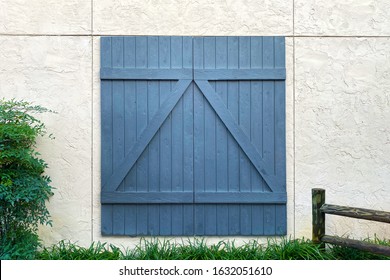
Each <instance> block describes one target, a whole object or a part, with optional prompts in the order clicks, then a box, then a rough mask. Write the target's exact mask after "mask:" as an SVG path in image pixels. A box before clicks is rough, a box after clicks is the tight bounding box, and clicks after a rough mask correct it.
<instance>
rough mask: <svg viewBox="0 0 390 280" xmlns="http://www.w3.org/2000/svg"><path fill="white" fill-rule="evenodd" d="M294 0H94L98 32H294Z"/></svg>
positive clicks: (115, 33) (156, 33)
mask: <svg viewBox="0 0 390 280" xmlns="http://www.w3.org/2000/svg"><path fill="white" fill-rule="evenodd" d="M292 8H293V1H292V0H278V1H272V0H189V1H182V0H164V1H158V0H146V1H145V0H113V1H103V0H98V1H94V7H93V10H94V33H95V34H102V35H106V34H114V35H291V34H292V31H293V21H292V19H293V9H292Z"/></svg>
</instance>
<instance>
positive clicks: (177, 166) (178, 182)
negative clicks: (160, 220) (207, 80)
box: [171, 37, 191, 235]
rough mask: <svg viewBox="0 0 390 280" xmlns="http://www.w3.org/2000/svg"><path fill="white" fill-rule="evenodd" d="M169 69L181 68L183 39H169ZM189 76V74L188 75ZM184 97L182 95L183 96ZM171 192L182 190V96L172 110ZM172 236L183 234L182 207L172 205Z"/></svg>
mask: <svg viewBox="0 0 390 280" xmlns="http://www.w3.org/2000/svg"><path fill="white" fill-rule="evenodd" d="M171 53H172V54H174V55H171V68H173V69H180V68H182V67H183V39H182V37H171ZM190 75H191V74H190ZM183 95H184V94H183ZM171 115H172V132H171V134H172V140H171V141H172V142H171V145H172V152H171V153H172V163H171V170H172V171H171V172H172V192H175V191H184V190H183V176H184V174H183V164H184V163H183V144H184V143H183V115H184V112H183V96H182V97H181V98H180V100H179V101H178V102H177V104H176V106H175V107H174V108H173V109H172V113H171ZM171 209H172V210H171V211H172V235H181V234H183V220H184V217H183V205H172V206H171Z"/></svg>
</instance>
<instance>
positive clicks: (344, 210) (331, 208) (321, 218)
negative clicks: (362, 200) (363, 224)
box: [312, 189, 390, 256]
mask: <svg viewBox="0 0 390 280" xmlns="http://www.w3.org/2000/svg"><path fill="white" fill-rule="evenodd" d="M312 203H313V206H312V217H313V241H314V242H316V243H322V244H323V246H325V243H331V244H335V245H341V246H347V247H352V248H356V249H360V250H364V251H368V252H371V253H374V254H381V255H385V256H390V247H389V246H384V245H378V244H372V243H368V242H364V241H359V240H353V239H349V238H342V237H338V236H330V235H326V234H325V214H330V215H338V216H344V217H351V218H356V219H364V220H370V221H377V222H382V223H390V212H385V211H376V210H371V209H364V208H353V207H347V206H340V205H332V204H325V190H324V189H312Z"/></svg>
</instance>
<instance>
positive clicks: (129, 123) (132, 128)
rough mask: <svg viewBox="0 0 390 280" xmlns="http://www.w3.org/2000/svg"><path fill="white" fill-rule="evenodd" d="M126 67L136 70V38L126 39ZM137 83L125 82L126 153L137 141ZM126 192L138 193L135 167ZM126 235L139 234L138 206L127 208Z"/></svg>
mask: <svg viewBox="0 0 390 280" xmlns="http://www.w3.org/2000/svg"><path fill="white" fill-rule="evenodd" d="M123 59H124V65H125V67H126V68H135V37H125V38H124V58H123ZM135 84H136V82H135V81H125V82H124V91H125V97H124V99H125V101H124V102H125V104H124V106H125V153H126V154H127V153H128V152H130V150H131V148H132V147H133V145H134V144H135V143H136V141H137V93H136V86H135ZM124 182H125V191H136V187H137V168H136V166H135V167H133V168H132V169H131V170H130V171H129V173H128V174H127V176H126V177H125V180H124ZM124 234H125V235H129V236H135V235H136V234H137V206H136V205H126V206H125V233H124Z"/></svg>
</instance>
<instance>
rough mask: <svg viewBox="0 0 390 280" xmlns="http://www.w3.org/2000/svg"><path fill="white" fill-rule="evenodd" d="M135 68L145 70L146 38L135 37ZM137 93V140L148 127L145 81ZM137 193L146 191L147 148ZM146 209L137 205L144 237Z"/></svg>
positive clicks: (139, 230) (138, 84) (140, 162)
mask: <svg viewBox="0 0 390 280" xmlns="http://www.w3.org/2000/svg"><path fill="white" fill-rule="evenodd" d="M135 43H136V60H135V62H136V67H137V68H140V69H145V68H147V65H148V57H147V50H148V41H147V37H136V42H135ZM136 91H137V139H139V137H140V136H141V134H142V132H143V131H144V129H145V128H146V127H147V125H148V85H147V82H146V81H137V82H136ZM137 191H148V147H147V148H146V149H145V151H144V152H143V153H142V154H141V156H140V157H139V159H138V160H137ZM147 221H148V208H147V206H146V205H143V204H138V205H137V234H138V235H146V234H147V230H148V226H147Z"/></svg>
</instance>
